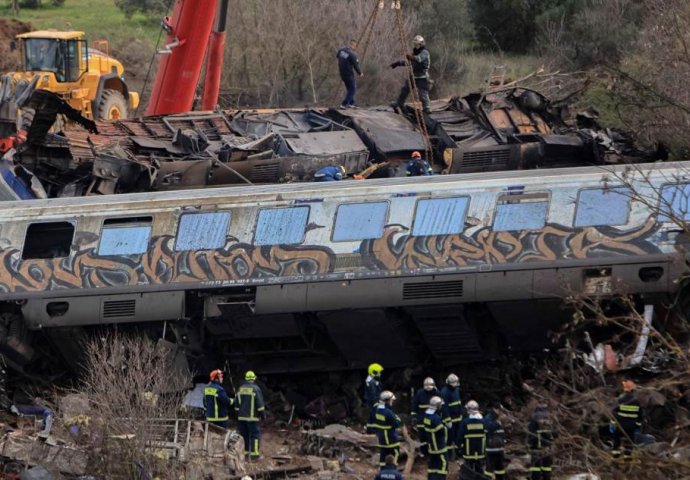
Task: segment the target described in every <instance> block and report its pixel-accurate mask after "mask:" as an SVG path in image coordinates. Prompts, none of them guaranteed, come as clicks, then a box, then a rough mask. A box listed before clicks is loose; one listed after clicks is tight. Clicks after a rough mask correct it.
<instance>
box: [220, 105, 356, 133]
mask: <svg viewBox="0 0 690 480" xmlns="http://www.w3.org/2000/svg"><path fill="white" fill-rule="evenodd" d="M230 125H231V126H232V128H233V130H235V131H236V132H237V133H239V134H240V135H244V136H248V137H253V138H260V137H264V136H266V135H268V134H271V133H275V134H280V135H290V134H298V133H307V132H326V131H331V130H344V129H345V127H343V126H342V125H340V124H338V123H336V122H334V121H333V120H331V119H330V118H327V117H324V116H323V115H321V114H319V113H317V112H315V111H314V110H304V111H276V112H272V113H257V112H242V113H239V114H237V115H236V116H235V117H234V118H233V119H232V121H231V122H230Z"/></svg>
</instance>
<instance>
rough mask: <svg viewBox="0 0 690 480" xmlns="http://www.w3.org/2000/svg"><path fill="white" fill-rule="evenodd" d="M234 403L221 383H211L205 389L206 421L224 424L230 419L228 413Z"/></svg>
mask: <svg viewBox="0 0 690 480" xmlns="http://www.w3.org/2000/svg"><path fill="white" fill-rule="evenodd" d="M231 404H232V401H231V400H230V397H228V394H227V393H226V392H225V389H224V388H223V386H222V385H221V384H220V383H217V382H211V383H209V384H208V385H207V386H206V388H204V408H205V409H206V421H208V422H224V421H227V420H228V419H229V417H228V411H229V410H230V405H231Z"/></svg>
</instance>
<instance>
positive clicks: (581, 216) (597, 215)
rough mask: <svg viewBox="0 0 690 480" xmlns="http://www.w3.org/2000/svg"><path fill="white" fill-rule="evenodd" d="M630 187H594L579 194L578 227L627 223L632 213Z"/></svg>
mask: <svg viewBox="0 0 690 480" xmlns="http://www.w3.org/2000/svg"><path fill="white" fill-rule="evenodd" d="M631 197H632V190H630V189H629V188H623V187H620V188H592V189H587V190H581V191H580V192H579V193H578V195H577V207H576V210H575V226H576V227H592V226H599V225H625V224H626V223H628V215H629V213H630V199H631Z"/></svg>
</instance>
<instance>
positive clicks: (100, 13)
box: [0, 0, 160, 49]
mask: <svg viewBox="0 0 690 480" xmlns="http://www.w3.org/2000/svg"><path fill="white" fill-rule="evenodd" d="M0 15H3V16H6V17H12V10H11V9H10V8H9V7H8V6H7V4H6V3H5V2H3V7H2V8H0ZM13 18H17V19H18V20H21V21H23V22H29V23H31V24H32V25H33V26H34V28H35V29H37V30H44V29H50V28H52V29H55V30H78V31H84V32H86V35H87V38H88V40H89V41H90V42H93V41H94V40H108V42H110V45H111V46H112V48H114V49H123V48H125V47H126V46H127V45H129V44H131V42H132V41H134V40H139V41H140V42H142V43H144V44H145V45H150V46H151V48H152V47H153V46H154V45H155V43H156V40H157V39H158V33H159V31H160V22H159V21H158V20H157V19H151V18H147V17H145V16H144V15H141V14H136V15H134V16H133V17H132V18H130V19H128V18H125V15H124V13H122V11H121V10H119V9H118V8H117V7H116V6H115V3H114V2H113V0H66V1H65V4H64V5H63V6H61V7H58V6H55V5H52V4H50V3H48V2H45V4H44V6H43V7H42V8H38V9H28V8H23V9H21V11H20V12H19V16H18V17H13Z"/></svg>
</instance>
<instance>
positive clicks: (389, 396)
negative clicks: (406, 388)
mask: <svg viewBox="0 0 690 480" xmlns="http://www.w3.org/2000/svg"><path fill="white" fill-rule="evenodd" d="M379 400H381V401H382V402H387V401H388V400H395V395H393V392H391V391H390V390H384V391H383V392H381V395H379Z"/></svg>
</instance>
